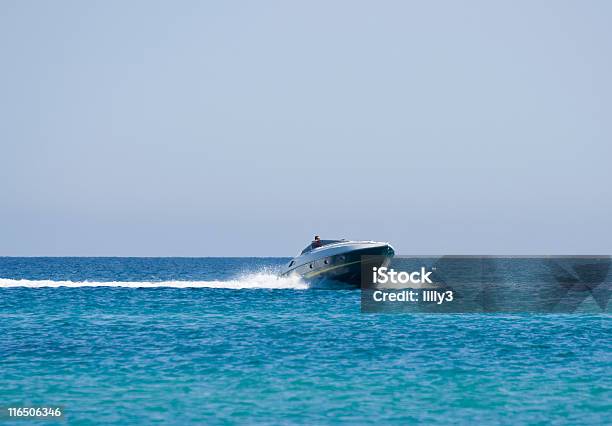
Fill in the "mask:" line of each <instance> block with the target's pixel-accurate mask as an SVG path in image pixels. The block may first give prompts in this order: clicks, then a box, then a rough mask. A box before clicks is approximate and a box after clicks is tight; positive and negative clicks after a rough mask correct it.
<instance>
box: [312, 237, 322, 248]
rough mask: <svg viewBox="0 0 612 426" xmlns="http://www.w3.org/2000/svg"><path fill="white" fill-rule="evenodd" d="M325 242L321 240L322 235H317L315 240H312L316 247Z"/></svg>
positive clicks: (313, 245)
mask: <svg viewBox="0 0 612 426" xmlns="http://www.w3.org/2000/svg"><path fill="white" fill-rule="evenodd" d="M322 245H323V243H322V242H321V237H319V236H318V235H315V237H314V241H313V242H312V248H313V249H315V248H317V247H321V246H322Z"/></svg>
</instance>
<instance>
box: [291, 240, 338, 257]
mask: <svg viewBox="0 0 612 426" xmlns="http://www.w3.org/2000/svg"><path fill="white" fill-rule="evenodd" d="M342 241H346V240H321V245H320V246H319V247H323V246H326V245H328V244H334V243H341V242H342ZM315 248H316V247H314V246H313V245H312V243H310V244H308V245H307V246H306V248H305V249H304V250H302V252H301V253H300V254H304V253H308V252H309V251H310V250H312V249H315Z"/></svg>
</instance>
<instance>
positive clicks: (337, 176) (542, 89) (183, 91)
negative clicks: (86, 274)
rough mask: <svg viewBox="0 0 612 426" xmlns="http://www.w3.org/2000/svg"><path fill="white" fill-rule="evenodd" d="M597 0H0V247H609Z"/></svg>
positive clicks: (211, 252) (75, 250)
mask: <svg viewBox="0 0 612 426" xmlns="http://www.w3.org/2000/svg"><path fill="white" fill-rule="evenodd" d="M611 21H612V2H609V1H585V2H579V1H543V0H539V1H525V0H522V1H495V2H491V1H469V0H468V1H462V2H456V1H376V2H374V1H308V2H284V1H258V2H247V1H236V2H206V1H165V2H155V1H129V2H125V1H104V2H102V1H87V2H83V1H61V0H60V1H54V2H47V1H42V0H40V1H30V0H25V1H21V0H20V1H10V0H2V1H1V2H0V61H1V62H0V65H1V66H0V255H1V256H292V255H294V254H295V253H296V252H299V250H301V249H302V248H303V247H304V246H305V245H306V244H307V243H308V242H309V241H310V240H311V239H312V237H313V235H314V234H319V235H321V236H322V238H324V239H333V238H349V239H368V240H370V239H371V240H379V241H389V242H391V243H392V244H393V246H394V247H395V249H396V252H397V253H398V254H406V255H410V254H414V255H427V254H432V255H442V254H498V255H499V254H612V190H611V187H610V186H611V183H612V167H611V162H612V77H611V76H612V54H611V53H612V26H611V25H610V22H611Z"/></svg>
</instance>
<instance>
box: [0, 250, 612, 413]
mask: <svg viewBox="0 0 612 426" xmlns="http://www.w3.org/2000/svg"><path fill="white" fill-rule="evenodd" d="M287 260H288V259H285V258H111V257H109V258H78V257H70V258H68V257H67V258H57V257H56V258H15V257H4V258H0V406H1V407H0V408H2V409H3V410H4V411H6V410H7V408H8V407H60V408H61V412H62V417H61V419H58V418H55V419H50V418H37V419H33V418H30V419H27V420H25V421H24V420H23V419H15V418H10V417H7V416H6V414H4V415H3V416H4V417H2V418H0V423H2V424H16V425H23V424H43V425H44V424H53V423H58V422H62V423H61V424H79V425H81V424H82V425H89V424H91V425H94V424H105V425H139V424H143V425H148V424H164V425H189V424H205V425H217V424H218V425H230V424H261V425H268V424H270V425H278V424H281V425H282V424H287V425H293V424H300V425H303V424H307V425H326V424H356V425H362V424H376V425H384V424H402V425H405V424H413V423H414V424H427V425H438V424H440V425H442V424H454V425H464V424H465V425H468V424H469V425H473V424H507V425H517V424H542V425H544V424H568V425H603V424H610V421H611V419H612V319H611V317H610V315H609V314H592V313H591V314H577V313H575V314H478V313H475V314H419V313H410V314H386V313H375V314H366V313H362V312H361V309H360V303H361V299H360V290H358V289H357V290H354V289H338V288H329V289H328V288H325V287H316V288H311V286H310V285H309V284H308V283H305V282H303V281H301V280H300V279H299V278H278V276H277V274H278V271H279V269H280V267H281V266H282V265H283V264H284V263H285V262H286V261H287Z"/></svg>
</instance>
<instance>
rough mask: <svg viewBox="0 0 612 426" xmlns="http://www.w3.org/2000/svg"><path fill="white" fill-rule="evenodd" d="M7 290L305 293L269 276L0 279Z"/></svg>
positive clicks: (295, 281)
mask: <svg viewBox="0 0 612 426" xmlns="http://www.w3.org/2000/svg"><path fill="white" fill-rule="evenodd" d="M8 287H29V288H43V287H71V288H77V287H128V288H157V287H173V288H227V289H236V290H239V289H255V288H262V289H292V290H306V289H308V284H306V283H305V282H304V281H302V280H301V279H300V277H298V276H291V277H278V276H276V275H274V274H269V273H262V272H260V273H255V274H248V275H244V276H241V277H239V278H236V279H234V280H227V281H52V280H13V279H10V278H0V288H8Z"/></svg>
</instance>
